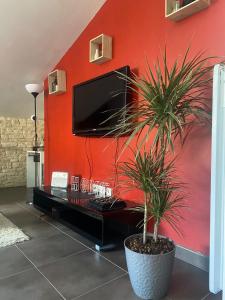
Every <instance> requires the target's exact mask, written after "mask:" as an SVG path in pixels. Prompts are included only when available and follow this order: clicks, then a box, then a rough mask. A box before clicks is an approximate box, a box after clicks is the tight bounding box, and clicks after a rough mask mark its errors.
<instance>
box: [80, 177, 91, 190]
mask: <svg viewBox="0 0 225 300" xmlns="http://www.w3.org/2000/svg"><path fill="white" fill-rule="evenodd" d="M89 188H90V183H89V179H87V178H84V177H82V178H81V180H80V190H81V192H82V193H87V192H89Z"/></svg>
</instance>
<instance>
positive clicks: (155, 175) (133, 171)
mask: <svg viewBox="0 0 225 300" xmlns="http://www.w3.org/2000/svg"><path fill="white" fill-rule="evenodd" d="M118 172H119V174H120V175H122V177H123V176H124V177H123V178H122V177H121V179H120V186H121V187H123V188H124V187H126V188H127V187H128V189H130V187H132V188H137V189H139V190H141V191H143V193H144V205H143V206H139V207H137V208H136V210H138V211H142V212H143V213H144V220H143V224H142V225H143V244H145V243H146V239H147V224H148V221H150V220H153V223H154V234H153V238H154V241H155V242H157V239H158V228H159V225H160V223H161V221H163V220H164V221H167V222H168V223H169V224H170V225H171V226H172V227H173V228H174V229H175V230H176V231H178V232H179V230H178V227H177V221H178V220H179V218H180V216H179V214H178V211H179V208H181V207H184V206H185V205H184V204H183V195H180V194H178V193H177V194H176V195H175V193H174V192H175V191H176V192H178V189H179V188H180V187H181V184H180V183H179V182H177V181H176V180H175V176H174V172H175V168H174V160H172V162H168V163H165V158H164V154H163V153H160V154H156V153H154V152H146V151H144V152H143V153H141V152H140V151H138V152H137V153H135V152H133V157H132V159H129V160H128V161H126V162H122V163H120V164H119V165H118Z"/></svg>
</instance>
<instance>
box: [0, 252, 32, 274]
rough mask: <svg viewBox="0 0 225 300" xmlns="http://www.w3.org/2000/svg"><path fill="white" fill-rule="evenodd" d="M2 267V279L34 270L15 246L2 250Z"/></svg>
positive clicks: (0, 271) (0, 264) (0, 263)
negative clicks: (27, 270) (30, 269)
mask: <svg viewBox="0 0 225 300" xmlns="http://www.w3.org/2000/svg"><path fill="white" fill-rule="evenodd" d="M0 266H1V267H0V278H2V277H6V276H10V275H13V274H15V273H19V272H22V271H24V270H26V269H29V268H33V265H32V264H31V263H30V262H29V260H27V259H26V258H25V257H24V255H22V254H21V252H20V251H19V250H18V249H17V248H16V247H15V246H11V247H5V248H1V249H0Z"/></svg>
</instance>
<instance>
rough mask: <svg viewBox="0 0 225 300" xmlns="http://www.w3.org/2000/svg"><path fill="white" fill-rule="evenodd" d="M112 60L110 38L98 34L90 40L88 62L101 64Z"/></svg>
mask: <svg viewBox="0 0 225 300" xmlns="http://www.w3.org/2000/svg"><path fill="white" fill-rule="evenodd" d="M110 59H112V37H111V36H108V35H105V34H103V33H102V34H100V35H99V36H97V37H95V38H93V39H91V40H90V49H89V62H90V63H95V64H102V63H104V62H106V61H108V60H110Z"/></svg>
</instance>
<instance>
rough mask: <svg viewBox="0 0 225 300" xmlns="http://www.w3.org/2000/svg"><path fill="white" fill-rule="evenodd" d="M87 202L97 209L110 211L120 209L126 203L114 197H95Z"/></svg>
mask: <svg viewBox="0 0 225 300" xmlns="http://www.w3.org/2000/svg"><path fill="white" fill-rule="evenodd" d="M89 204H90V206H91V207H92V208H95V209H96V210H99V211H111V210H116V209H122V208H124V207H126V203H125V201H123V200H117V199H115V198H95V199H90V200H89Z"/></svg>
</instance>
